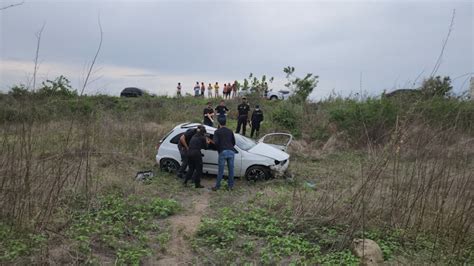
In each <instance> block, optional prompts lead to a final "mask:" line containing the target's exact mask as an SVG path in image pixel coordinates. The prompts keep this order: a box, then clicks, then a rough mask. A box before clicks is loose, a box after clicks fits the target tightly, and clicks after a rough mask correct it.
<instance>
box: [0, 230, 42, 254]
mask: <svg viewBox="0 0 474 266" xmlns="http://www.w3.org/2000/svg"><path fill="white" fill-rule="evenodd" d="M46 240H47V238H46V236H45V235H44V234H38V233H30V232H24V231H22V230H18V229H16V228H15V227H12V226H10V225H7V224H4V223H1V222H0V263H6V262H12V261H15V260H16V259H17V258H19V257H24V256H29V255H31V254H33V253H35V252H38V251H39V250H41V249H42V248H43V247H44V245H45V244H46Z"/></svg>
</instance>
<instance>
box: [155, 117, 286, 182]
mask: <svg viewBox="0 0 474 266" xmlns="http://www.w3.org/2000/svg"><path fill="white" fill-rule="evenodd" d="M198 125H200V124H198V123H184V124H181V125H178V126H176V127H175V128H174V129H173V130H171V131H170V132H169V133H168V134H166V135H165V136H164V137H163V139H162V140H161V141H160V144H159V145H158V152H157V154H156V162H157V163H158V164H159V165H160V168H161V169H162V170H164V171H169V172H175V171H177V170H178V168H179V167H180V164H181V156H180V153H179V150H178V141H179V138H180V137H181V135H182V134H183V133H184V132H186V130H188V129H190V128H196V127H197V126H198ZM205 127H206V131H207V136H208V137H210V138H211V139H212V137H213V135H214V131H216V130H217V128H214V127H209V126H205ZM234 135H235V142H236V145H235V147H234V148H235V152H236V154H235V160H234V175H235V176H236V177H245V178H247V180H255V181H257V180H265V179H270V178H272V177H274V176H278V175H282V174H283V173H284V172H285V171H286V169H287V168H288V165H289V158H290V155H289V154H288V153H286V152H285V151H286V149H287V147H288V145H289V144H290V142H291V141H292V139H293V136H291V135H290V134H286V133H271V134H268V135H265V136H263V137H262V138H261V139H260V140H259V141H257V142H255V141H254V140H252V139H249V138H247V137H244V136H242V135H240V134H234ZM269 136H279V137H282V138H287V139H288V140H287V141H285V143H283V144H281V145H275V144H268V143H264V141H265V139H266V138H267V137H269ZM201 153H202V154H203V173H204V174H214V175H217V170H218V164H217V161H218V153H217V150H216V147H215V146H214V145H213V144H211V145H210V146H209V148H208V149H206V150H201ZM224 169H225V172H224V175H227V174H228V173H227V166H226V167H225V168H224Z"/></svg>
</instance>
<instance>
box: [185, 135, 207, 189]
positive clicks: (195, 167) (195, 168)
mask: <svg viewBox="0 0 474 266" xmlns="http://www.w3.org/2000/svg"><path fill="white" fill-rule="evenodd" d="M205 134H206V128H205V127H204V126H198V131H197V133H196V134H195V135H194V136H193V137H192V138H191V141H190V142H189V150H188V162H189V171H188V172H187V173H186V176H185V178H184V185H186V184H187V183H188V181H189V180H191V179H193V182H194V186H195V187H196V188H203V187H204V186H202V185H201V176H202V154H201V150H202V149H207V146H208V144H209V143H210V140H209V139H208V138H207V137H206V135H205Z"/></svg>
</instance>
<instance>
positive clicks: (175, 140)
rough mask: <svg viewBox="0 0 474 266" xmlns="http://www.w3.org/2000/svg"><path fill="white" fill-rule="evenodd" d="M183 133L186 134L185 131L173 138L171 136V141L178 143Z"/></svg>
mask: <svg viewBox="0 0 474 266" xmlns="http://www.w3.org/2000/svg"><path fill="white" fill-rule="evenodd" d="M183 134H184V133H179V134H178V135H176V136H174V137H173V138H171V140H170V142H171V143H173V144H178V142H179V138H181V136H182V135H183Z"/></svg>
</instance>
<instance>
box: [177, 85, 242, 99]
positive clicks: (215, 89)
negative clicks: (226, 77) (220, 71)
mask: <svg viewBox="0 0 474 266" xmlns="http://www.w3.org/2000/svg"><path fill="white" fill-rule="evenodd" d="M219 89H220V86H219V82H216V83H215V84H214V85H212V84H211V83H209V84H208V85H207V87H206V85H205V84H204V82H201V83H200V84H199V81H196V85H194V97H205V95H206V90H207V97H208V98H213V97H214V98H218V97H219ZM182 90H183V88H182V86H181V82H178V86H177V87H176V96H177V97H181V96H182ZM237 91H238V85H237V81H234V83H233V84H230V83H227V84H226V83H224V85H223V89H222V98H224V99H231V98H234V97H237Z"/></svg>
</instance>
